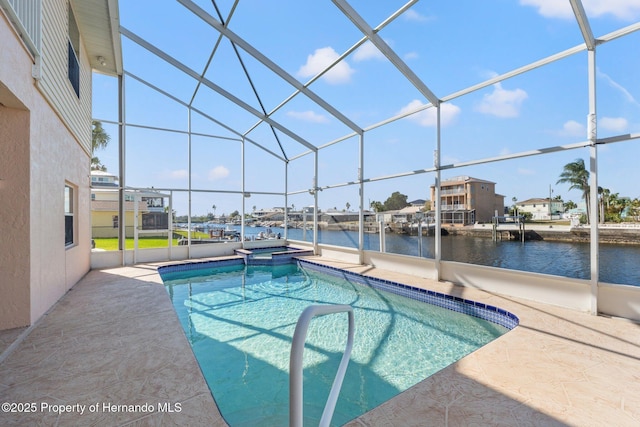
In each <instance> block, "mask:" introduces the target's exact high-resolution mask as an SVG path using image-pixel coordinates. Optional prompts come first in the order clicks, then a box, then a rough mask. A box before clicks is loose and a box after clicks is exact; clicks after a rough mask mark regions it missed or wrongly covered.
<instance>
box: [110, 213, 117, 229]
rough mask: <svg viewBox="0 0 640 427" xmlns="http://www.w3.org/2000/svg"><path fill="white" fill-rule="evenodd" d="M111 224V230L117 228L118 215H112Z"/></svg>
mask: <svg viewBox="0 0 640 427" xmlns="http://www.w3.org/2000/svg"><path fill="white" fill-rule="evenodd" d="M111 222H112V224H113V228H118V215H113V216H112V217H111Z"/></svg>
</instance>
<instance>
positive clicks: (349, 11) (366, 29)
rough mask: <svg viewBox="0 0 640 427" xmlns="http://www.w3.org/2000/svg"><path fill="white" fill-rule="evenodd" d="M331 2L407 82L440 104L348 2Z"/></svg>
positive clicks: (433, 101)
mask: <svg viewBox="0 0 640 427" xmlns="http://www.w3.org/2000/svg"><path fill="white" fill-rule="evenodd" d="M333 3H334V4H335V5H336V6H337V7H338V9H340V10H341V11H342V13H344V14H345V15H346V16H347V18H349V19H350V20H351V22H353V24H354V25H355V26H356V27H358V29H359V30H360V31H362V33H363V34H364V35H366V36H367V38H368V39H369V40H370V41H371V43H373V45H374V46H375V47H377V48H378V50H379V51H380V52H382V54H383V55H384V56H386V57H387V59H388V60H389V61H390V62H391V63H392V64H393V65H394V66H395V67H396V68H397V69H398V71H400V72H401V73H402V74H403V75H404V76H405V77H406V78H407V80H409V82H410V83H411V84H412V85H413V86H414V87H415V88H416V89H418V91H420V93H421V94H422V95H423V96H424V97H425V98H427V99H428V100H429V102H430V103H432V104H433V105H435V106H437V105H439V104H440V100H439V99H438V97H437V96H435V94H434V93H433V92H431V89H429V88H428V87H427V85H426V84H425V83H424V82H423V81H422V80H420V78H419V77H418V76H417V75H416V74H415V73H414V72H413V70H412V69H411V68H409V66H408V65H407V64H406V63H405V62H404V61H403V60H402V59H401V58H400V56H399V55H398V54H397V53H396V52H395V51H394V50H393V49H391V47H390V46H389V45H388V44H387V43H386V42H385V41H384V40H382V37H380V36H379V35H378V33H377V32H375V31H373V29H372V28H371V27H370V26H369V24H367V22H366V21H365V20H364V18H362V17H361V16H360V15H359V14H358V12H356V11H355V9H354V8H352V7H351V5H350V4H349V3H347V2H346V1H345V0H333Z"/></svg>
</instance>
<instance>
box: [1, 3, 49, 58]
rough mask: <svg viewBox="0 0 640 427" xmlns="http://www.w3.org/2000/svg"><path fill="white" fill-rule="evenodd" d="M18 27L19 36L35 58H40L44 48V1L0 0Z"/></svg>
mask: <svg viewBox="0 0 640 427" xmlns="http://www.w3.org/2000/svg"><path fill="white" fill-rule="evenodd" d="M0 6H1V7H2V8H3V9H4V10H5V11H6V12H7V15H9V19H11V21H12V22H13V25H15V26H16V28H17V30H18V34H20V37H21V38H22V40H24V42H25V43H26V45H27V46H28V47H29V50H30V51H31V54H32V55H33V56H40V49H41V46H42V0H0Z"/></svg>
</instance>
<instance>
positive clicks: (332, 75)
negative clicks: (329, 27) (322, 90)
mask: <svg viewBox="0 0 640 427" xmlns="http://www.w3.org/2000/svg"><path fill="white" fill-rule="evenodd" d="M339 57H340V55H338V52H336V51H335V50H333V48H332V47H323V48H320V49H316V51H315V52H313V54H312V55H309V56H307V62H306V63H305V64H304V65H303V66H301V67H300V69H299V70H298V73H297V74H298V76H300V77H313V76H315V75H317V74H318V73H320V72H321V71H322V70H324V69H326V68H327V67H328V66H329V65H331V64H332V63H333V62H334V61H335V60H336V59H338V58H339ZM353 73H355V70H354V69H353V68H351V67H350V66H349V64H348V63H347V62H346V61H344V60H343V61H340V62H339V63H337V64H336V65H335V66H334V67H333V68H332V69H331V70H329V71H327V72H326V73H325V74H324V75H323V76H322V78H323V79H324V80H325V81H326V82H327V83H330V84H340V83H348V82H349V80H351V75H352V74H353Z"/></svg>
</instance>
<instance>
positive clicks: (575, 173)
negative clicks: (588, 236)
mask: <svg viewBox="0 0 640 427" xmlns="http://www.w3.org/2000/svg"><path fill="white" fill-rule="evenodd" d="M556 184H571V185H570V186H569V190H580V191H581V192H582V198H583V199H584V201H585V203H586V206H587V223H589V171H588V170H587V169H586V168H585V166H584V160H583V159H576V160H575V161H573V162H571V163H567V164H566V165H564V168H563V170H562V173H561V174H560V179H558V182H556Z"/></svg>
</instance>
